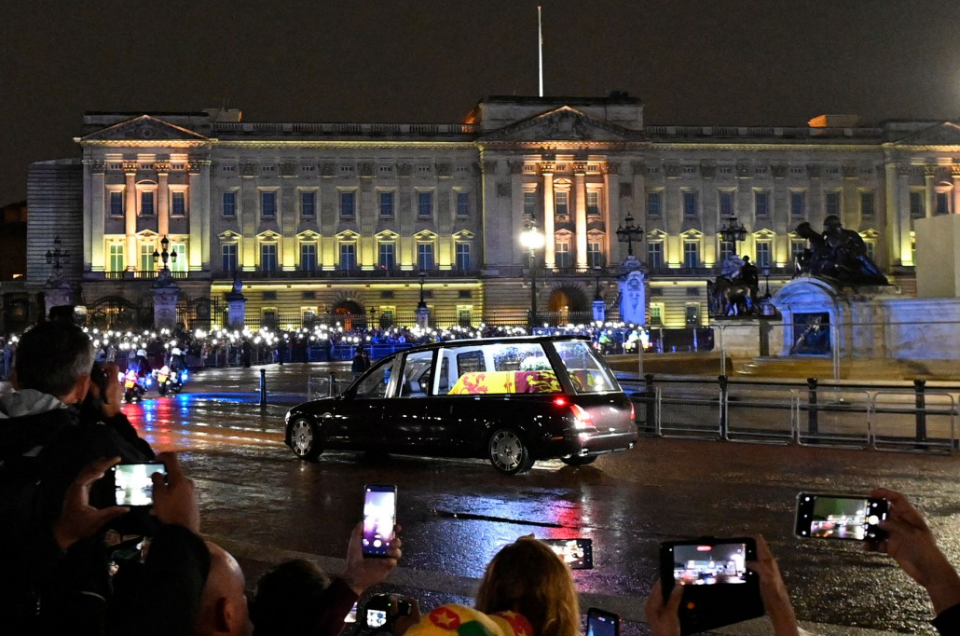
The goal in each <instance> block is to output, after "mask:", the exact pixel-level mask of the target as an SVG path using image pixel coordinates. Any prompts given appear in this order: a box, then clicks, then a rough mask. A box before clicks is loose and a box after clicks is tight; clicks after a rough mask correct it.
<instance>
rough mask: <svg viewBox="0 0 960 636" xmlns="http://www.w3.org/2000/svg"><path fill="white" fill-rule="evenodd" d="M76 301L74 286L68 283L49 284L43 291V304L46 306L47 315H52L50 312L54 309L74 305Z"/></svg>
mask: <svg viewBox="0 0 960 636" xmlns="http://www.w3.org/2000/svg"><path fill="white" fill-rule="evenodd" d="M73 299H74V289H73V285H71V284H70V283H68V282H67V281H63V280H61V281H60V282H58V283H48V284H47V287H46V288H45V289H44V290H43V304H44V305H45V307H44V311H45V315H47V316H49V315H50V310H51V309H53V308H54V307H63V306H65V305H72V304H74V303H73Z"/></svg>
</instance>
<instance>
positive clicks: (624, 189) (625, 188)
mask: <svg viewBox="0 0 960 636" xmlns="http://www.w3.org/2000/svg"><path fill="white" fill-rule="evenodd" d="M632 196H633V184H632V183H621V184H620V198H621V199H623V198H624V197H632Z"/></svg>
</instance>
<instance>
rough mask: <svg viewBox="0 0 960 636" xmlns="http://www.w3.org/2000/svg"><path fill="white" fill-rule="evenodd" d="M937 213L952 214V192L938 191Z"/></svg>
mask: <svg viewBox="0 0 960 636" xmlns="http://www.w3.org/2000/svg"><path fill="white" fill-rule="evenodd" d="M937 214H950V194H949V193H948V192H937Z"/></svg>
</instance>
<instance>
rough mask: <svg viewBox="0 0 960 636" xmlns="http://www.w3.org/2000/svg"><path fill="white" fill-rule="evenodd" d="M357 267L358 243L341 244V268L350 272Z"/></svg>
mask: <svg viewBox="0 0 960 636" xmlns="http://www.w3.org/2000/svg"><path fill="white" fill-rule="evenodd" d="M356 268H357V244H356V243H341V244H340V269H341V270H342V271H344V272H350V271H353V270H355V269H356Z"/></svg>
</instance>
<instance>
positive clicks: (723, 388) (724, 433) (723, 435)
mask: <svg viewBox="0 0 960 636" xmlns="http://www.w3.org/2000/svg"><path fill="white" fill-rule="evenodd" d="M717 383H718V384H719V385H720V439H727V438H728V437H729V432H730V431H729V429H730V424H729V422H727V398H728V397H729V389H728V388H727V376H725V375H719V376H717Z"/></svg>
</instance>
